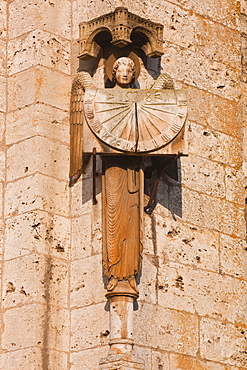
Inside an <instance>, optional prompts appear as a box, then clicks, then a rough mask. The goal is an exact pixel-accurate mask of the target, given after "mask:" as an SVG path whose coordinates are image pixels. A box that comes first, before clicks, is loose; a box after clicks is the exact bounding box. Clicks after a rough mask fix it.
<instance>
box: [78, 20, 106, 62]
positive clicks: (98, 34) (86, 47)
mask: <svg viewBox="0 0 247 370" xmlns="http://www.w3.org/2000/svg"><path fill="white" fill-rule="evenodd" d="M104 34H107V35H108V37H104ZM100 38H101V39H103V38H105V40H106V39H107V38H109V42H110V41H111V40H112V34H111V30H110V29H109V28H108V27H105V26H102V27H99V28H96V29H95V30H93V31H92V32H91V33H90V34H89V35H88V37H87V38H83V39H81V40H80V50H81V51H83V53H81V54H80V55H79V58H80V59H83V60H90V59H93V58H96V57H97V55H98V53H99V50H100V47H101V45H100V42H99V39H100ZM97 39H98V40H97Z"/></svg>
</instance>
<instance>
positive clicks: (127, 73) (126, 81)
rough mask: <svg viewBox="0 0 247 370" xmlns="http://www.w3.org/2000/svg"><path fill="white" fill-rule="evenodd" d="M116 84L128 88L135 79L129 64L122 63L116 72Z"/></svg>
mask: <svg viewBox="0 0 247 370" xmlns="http://www.w3.org/2000/svg"><path fill="white" fill-rule="evenodd" d="M115 78H116V84H117V85H118V86H120V87H122V88H128V87H129V86H130V83H131V81H132V79H133V68H132V67H131V65H129V64H124V63H120V64H119V65H118V67H117V70H116V77H115Z"/></svg>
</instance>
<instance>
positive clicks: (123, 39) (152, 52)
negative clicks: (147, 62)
mask: <svg viewBox="0 0 247 370" xmlns="http://www.w3.org/2000/svg"><path fill="white" fill-rule="evenodd" d="M138 30H139V31H138ZM104 32H105V35H107V37H108V42H109V43H112V44H113V45H115V46H117V47H119V48H123V47H125V46H127V45H130V44H132V45H133V46H136V45H134V44H133V42H132V40H131V35H134V34H135V32H140V34H142V35H144V36H146V41H145V42H144V43H143V45H141V48H142V49H143V51H145V53H146V55H147V56H149V57H152V58H155V57H160V56H161V55H163V25H162V24H159V23H155V22H152V21H150V20H147V19H144V18H141V17H139V16H138V15H136V14H133V13H130V12H129V11H128V9H127V8H124V7H119V8H116V9H115V11H114V12H111V13H108V14H104V15H102V16H100V17H98V18H95V19H92V20H91V21H89V22H82V23H80V55H79V58H80V59H83V60H89V59H92V58H95V57H97V53H98V51H99V48H100V45H99V42H97V40H96V38H97V36H98V35H100V34H103V33H104ZM133 32H134V33H133Z"/></svg>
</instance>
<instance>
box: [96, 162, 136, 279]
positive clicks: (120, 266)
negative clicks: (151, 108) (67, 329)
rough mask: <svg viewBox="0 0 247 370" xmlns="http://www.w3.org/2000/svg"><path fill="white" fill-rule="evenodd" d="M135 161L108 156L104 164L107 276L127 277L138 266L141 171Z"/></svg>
mask: <svg viewBox="0 0 247 370" xmlns="http://www.w3.org/2000/svg"><path fill="white" fill-rule="evenodd" d="M132 158H133V157H132ZM132 161H133V159H132ZM124 162H125V163H124ZM126 162H127V163H126ZM138 162H139V161H137V163H136V164H135V163H133V162H132V164H131V163H130V160H129V159H127V160H126V158H125V159H120V158H118V159H116V158H115V159H109V157H108V159H107V160H106V164H105V171H104V178H103V212H104V235H103V237H104V240H103V243H104V247H103V264H104V270H105V275H106V276H107V277H108V278H109V279H110V278H111V277H114V278H116V279H118V280H127V279H129V278H132V277H135V276H136V275H138V274H139V273H140V269H141V254H142V241H141V238H142V210H143V204H142V203H143V172H142V169H141V168H140V167H138V164H139V163H138Z"/></svg>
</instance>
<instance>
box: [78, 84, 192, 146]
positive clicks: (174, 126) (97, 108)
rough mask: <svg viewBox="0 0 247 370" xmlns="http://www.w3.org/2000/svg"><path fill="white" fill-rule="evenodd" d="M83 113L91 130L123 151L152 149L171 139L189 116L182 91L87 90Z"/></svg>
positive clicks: (108, 143)
mask: <svg viewBox="0 0 247 370" xmlns="http://www.w3.org/2000/svg"><path fill="white" fill-rule="evenodd" d="M84 113H85V117H86V121H87V123H88V125H89V127H90V129H91V130H92V132H93V133H94V134H95V135H96V136H97V137H98V138H99V139H100V140H101V141H103V142H104V143H105V144H107V145H109V146H110V147H112V148H114V149H117V150H120V151H123V152H140V153H141V152H152V151H155V150H158V149H160V148H161V147H163V146H165V145H167V144H168V143H169V142H171V141H172V140H173V139H174V138H175V137H176V136H177V134H178V133H179V132H180V131H181V129H182V127H183V125H184V123H185V120H186V116H187V101H186V95H185V92H184V91H183V90H152V89H148V90H134V89H87V90H86V93H85V97H84Z"/></svg>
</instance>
